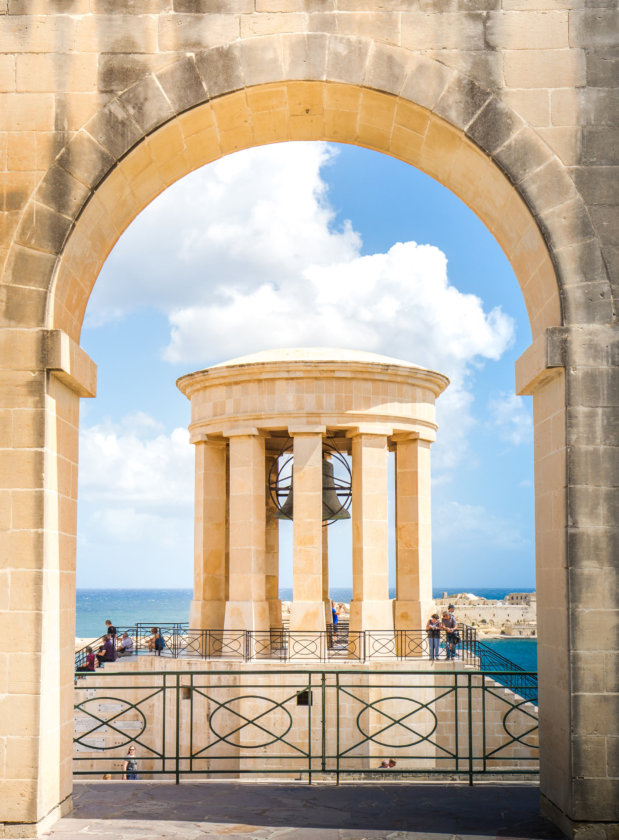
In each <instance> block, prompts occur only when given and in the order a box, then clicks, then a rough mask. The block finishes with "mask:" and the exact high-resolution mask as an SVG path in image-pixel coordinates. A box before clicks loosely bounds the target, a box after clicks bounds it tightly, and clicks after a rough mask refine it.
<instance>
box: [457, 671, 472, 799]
mask: <svg viewBox="0 0 619 840" xmlns="http://www.w3.org/2000/svg"><path fill="white" fill-rule="evenodd" d="M466 676H467V694H468V706H469V714H468V717H469V785H472V784H473V687H472V685H471V678H472V674H471V673H470V672H469V673H468V674H467V675H466ZM456 679H458V675H457V674H456Z"/></svg>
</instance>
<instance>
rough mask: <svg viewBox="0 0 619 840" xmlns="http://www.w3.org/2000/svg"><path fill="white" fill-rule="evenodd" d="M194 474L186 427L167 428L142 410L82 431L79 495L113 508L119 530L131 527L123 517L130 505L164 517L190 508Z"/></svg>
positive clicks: (89, 501) (125, 517)
mask: <svg viewBox="0 0 619 840" xmlns="http://www.w3.org/2000/svg"><path fill="white" fill-rule="evenodd" d="M193 477H194V466H193V447H192V446H190V445H189V435H188V432H187V430H186V429H180V428H178V429H174V430H173V431H172V432H171V433H170V434H165V433H163V432H161V431H160V425H159V424H158V423H157V421H156V420H154V419H153V418H152V417H149V416H148V415H146V414H144V413H142V412H139V413H138V414H132V415H128V416H127V417H125V418H123V420H122V421H121V422H120V423H118V424H113V423H110V422H106V423H102V424H98V425H95V426H89V427H85V428H83V429H82V430H81V432H80V498H81V499H83V500H84V501H85V502H87V503H95V504H98V505H105V508H106V510H108V511H114V514H113V516H112V517H111V518H108V520H107V521H108V524H109V523H112V522H114V523H116V524H117V526H116V530H117V531H122V530H123V528H124V530H125V533H126V531H127V529H126V527H125V526H124V525H123V524H122V523H123V522H124V523H126V522H127V517H128V516H130V512H131V511H133V512H134V513H135V514H136V516H137V514H138V513H139V514H140V515H141V516H142V517H144V516H158V517H164V518H165V517H174V516H177V515H178V514H179V512H182V511H184V510H185V511H189V512H190V513H191V510H192V504H193V481H194V478H193ZM101 521H103V519H101Z"/></svg>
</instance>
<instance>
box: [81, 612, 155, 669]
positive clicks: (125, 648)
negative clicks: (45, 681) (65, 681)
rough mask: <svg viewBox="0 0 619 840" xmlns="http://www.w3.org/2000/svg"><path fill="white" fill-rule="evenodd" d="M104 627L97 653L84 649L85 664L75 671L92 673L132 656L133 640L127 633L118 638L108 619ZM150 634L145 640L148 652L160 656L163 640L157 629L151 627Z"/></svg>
mask: <svg viewBox="0 0 619 840" xmlns="http://www.w3.org/2000/svg"><path fill="white" fill-rule="evenodd" d="M105 627H106V630H105V634H104V636H103V644H101V646H100V647H99V650H98V651H97V653H95V652H94V650H93V649H92V647H90V645H89V646H88V647H87V648H86V663H85V664H84V665H80V666H78V667H77V668H76V669H75V670H76V671H94V670H95V669H96V668H102V667H103V664H104V663H105V662H116V660H117V659H118V657H119V656H131V655H132V654H133V652H134V648H133V639H132V638H131V636H130V635H129V634H128V633H123V634H122V635H121V636H120V637H118V634H117V630H116V627H114V625H113V624H112V622H111V621H110V619H109V618H107V619H106V620H105ZM150 632H151V635H150V636H149V637H148V640H147V645H148V650H149V651H150V652H151V653H155V654H157V655H158V656H160V655H161V651H162V650H163V649H164V648H165V640H164V638H163V636H162V635H161V632H160V631H159V628H158V627H151V628H150Z"/></svg>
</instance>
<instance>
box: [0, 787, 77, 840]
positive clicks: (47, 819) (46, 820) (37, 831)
mask: <svg viewBox="0 0 619 840" xmlns="http://www.w3.org/2000/svg"><path fill="white" fill-rule="evenodd" d="M72 810H73V795H72V794H69V796H67V797H66V799H63V801H62V802H60V803H59V804H58V805H56V806H55V807H53V808H52V809H51V810H50V811H49V812H48V813H47V814H46V815H45V816H44V817H41V819H40V820H38V821H37V822H7V823H5V822H2V818H1V817H0V837H44V836H45V837H47V836H48V834H49V832H50V831H51V829H52V827H53V826H54V824H55V823H57V822H58V820H60V819H62V817H66V816H67V814H70V813H71V811H72ZM3 832H4V833H3Z"/></svg>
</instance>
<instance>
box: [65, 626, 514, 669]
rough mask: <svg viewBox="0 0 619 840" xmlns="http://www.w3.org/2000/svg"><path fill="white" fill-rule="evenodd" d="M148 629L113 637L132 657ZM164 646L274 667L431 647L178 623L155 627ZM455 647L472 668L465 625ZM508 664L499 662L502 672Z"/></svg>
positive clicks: (375, 635) (412, 637)
mask: <svg viewBox="0 0 619 840" xmlns="http://www.w3.org/2000/svg"><path fill="white" fill-rule="evenodd" d="M152 626H154V625H150V624H144V623H142V624H136V625H134V626H133V627H119V628H118V637H117V639H118V638H120V636H121V635H122V633H125V632H126V633H128V635H129V636H130V637H131V639H132V641H133V654H134V655H140V654H144V653H147V652H148V639H149V638H150V635H151V632H150V630H151V627H152ZM157 627H158V628H159V632H160V634H161V636H162V637H163V639H164V642H165V646H164V648H163V650H161V651H159V652H158V654H159V655H161V656H166V657H172V658H174V659H178V658H184V657H192V658H201V659H232V660H238V661H242V662H251V661H253V660H260V659H273V660H276V661H279V662H302V661H308V660H311V661H316V662H333V661H342V660H346V661H353V662H355V661H356V662H371V661H376V660H392V659H397V660H402V659H411V660H414V659H419V658H429V656H430V642H429V639H428V635H427V632H426V631H425V630H361V631H353V630H350V629H349V627H348V625H343V626H339V627H338V629H337V630H334V629H333V628H329V629H328V630H323V631H313V630H289V629H286V628H275V629H271V630H266V631H252V630H195V629H191V628H189V627H188V626H187V625H185V624H182V623H180V622H178V623H175V624H168V625H157ZM459 632H460V642H459V644H458V645H457V648H456V652H457V658H458V660H459V661H460V662H463V663H466V664H476V656H477V653H476V645H477V644H478V643H477V641H476V634H475V629H474V628H472V627H469V626H467V625H462V626H461V627H460V628H459ZM104 638H105V637H103V636H102V637H101V638H100V639H97V640H95V641H93V642H91V643H90V645H91V646H92V647H93V649H95V652H96V649H97V648H98V646H99V645H100V644H102V643H103V640H104ZM440 656H441V657H445V656H446V635H445V634H442V637H441V641H440ZM85 661H86V648H82V649H81V650H79V651H77V652H76V654H75V667H76V668H77V667H79V666H82V665H84V663H85ZM505 663H507V664H508V666H509V665H511V663H509V662H508V660H504V661H503V663H501V667H503V665H504V664H505Z"/></svg>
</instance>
